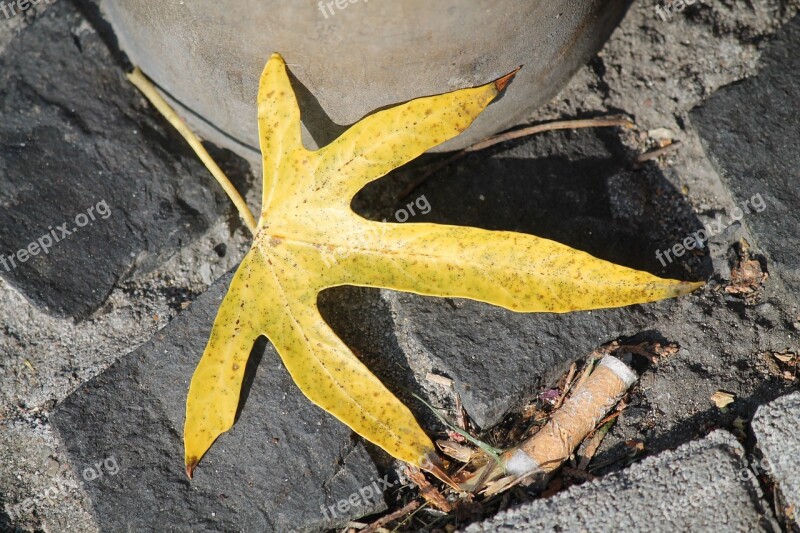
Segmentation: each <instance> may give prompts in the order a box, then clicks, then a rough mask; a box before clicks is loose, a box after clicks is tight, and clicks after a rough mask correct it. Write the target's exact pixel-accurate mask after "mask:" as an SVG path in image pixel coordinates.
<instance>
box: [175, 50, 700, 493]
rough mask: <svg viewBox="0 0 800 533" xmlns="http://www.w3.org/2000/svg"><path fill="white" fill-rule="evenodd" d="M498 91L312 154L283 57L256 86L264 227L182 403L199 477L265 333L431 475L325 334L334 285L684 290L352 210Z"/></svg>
mask: <svg viewBox="0 0 800 533" xmlns="http://www.w3.org/2000/svg"><path fill="white" fill-rule="evenodd" d="M512 76H513V73H512V74H509V75H508V76H505V77H503V78H500V79H499V80H496V81H494V82H491V83H488V84H486V85H482V86H480V87H474V88H469V89H462V90H459V91H455V92H451V93H447V94H442V95H437V96H431V97H426V98H420V99H417V100H412V101H410V102H407V103H404V104H401V105H398V106H395V107H392V108H389V109H386V110H383V111H380V112H377V113H374V114H372V115H370V116H368V117H366V118H364V119H363V120H361V121H360V122H358V123H357V124H355V125H354V126H352V127H351V128H350V129H349V130H347V131H346V132H345V133H344V134H342V136H341V137H339V138H338V139H336V140H335V141H333V142H332V143H331V144H329V145H328V146H325V147H323V148H321V149H319V150H316V151H311V150H307V149H306V148H304V147H303V144H302V141H301V137H300V131H301V129H300V111H299V109H298V105H297V101H296V100H295V96H294V93H293V91H292V88H291V85H290V83H289V79H288V77H287V75H286V66H285V64H284V61H283V59H282V58H281V57H280V56H279V55H277V54H274V55H273V56H272V57H271V58H270V60H269V61H268V63H267V65H266V67H265V69H264V72H263V74H262V77H261V82H260V87H259V93H258V124H259V135H260V143H261V150H262V153H263V164H264V189H263V199H262V211H261V217H260V220H259V222H258V226H257V228H256V234H255V239H254V242H253V245H252V248H251V249H250V251H249V252H248V253H247V255H246V256H245V258H244V260H243V261H242V262H241V264H240V265H239V268H238V270H237V271H236V274H235V276H234V278H233V280H232V281H231V284H230V288H229V289H228V292H227V295H226V296H225V299H224V301H223V303H222V305H221V307H220V309H219V312H218V314H217V317H216V320H215V322H214V326H213V329H212V331H211V337H210V339H209V341H208V345H207V347H206V349H205V352H204V354H203V357H202V359H201V360H200V363H199V364H198V366H197V369H196V370H195V373H194V376H193V377H192V381H191V385H190V387H189V394H188V398H187V402H186V424H185V427H184V445H185V461H186V467H187V473H188V474H189V476H190V477H191V474H192V471H193V469H194V467H195V466H196V465H197V462H198V461H199V460H200V458H201V457H202V456H203V455H204V454H205V453H206V451H207V450H208V449H209V447H210V446H211V445H212V444H213V442H214V441H215V440H216V438H217V437H218V436H219V435H220V434H222V433H223V432H225V431H227V430H228V429H229V428H230V427H231V426H232V425H233V422H234V417H235V414H236V409H237V406H238V403H239V394H240V389H241V386H242V379H243V376H244V371H245V366H246V363H247V359H248V357H249V355H250V351H251V350H252V347H253V344H254V342H255V340H256V339H257V338H258V337H259V336H261V335H266V336H267V338H269V340H270V341H271V342H272V344H273V345H274V346H275V348H276V350H277V352H278V353H279V354H280V357H281V359H282V360H283V363H284V364H285V365H286V368H287V369H288V371H289V373H290V374H291V376H292V378H293V379H294V381H295V383H296V384H297V386H298V387H299V388H300V390H301V391H302V392H303V393H304V394H305V395H306V396H307V397H308V398H309V399H310V400H311V401H312V402H314V403H315V404H317V405H318V406H320V407H321V408H322V409H324V410H326V411H327V412H329V413H330V414H332V415H333V416H335V417H336V418H338V419H339V420H341V421H342V422H344V423H345V424H347V425H348V426H349V427H350V428H352V429H353V430H354V431H355V432H356V433H358V434H359V435H361V436H362V437H364V438H365V439H367V440H369V441H370V442H373V443H375V444H377V445H378V446H380V447H381V448H383V449H384V450H386V451H387V452H388V453H389V454H391V455H392V456H394V457H396V458H398V459H401V460H403V461H407V462H409V463H412V464H414V465H417V466H423V467H425V466H426V460H427V459H428V458H430V457H432V456H434V454H435V451H434V446H433V443H432V442H431V440H430V438H428V436H427V435H426V434H425V432H424V431H423V430H422V429H421V428H420V426H419V424H418V423H417V421H416V420H415V419H414V416H413V415H412V414H411V412H410V411H409V410H408V408H407V407H406V406H405V405H403V404H402V403H401V402H400V401H399V400H398V399H397V398H396V397H395V396H394V395H393V394H392V393H391V392H389V390H388V389H387V388H386V387H385V386H384V385H383V384H382V383H381V382H380V381H379V380H378V379H377V378H376V377H375V376H374V375H373V374H372V373H371V372H370V371H369V369H367V368H366V367H365V366H364V365H363V364H362V363H361V362H360V361H359V360H358V358H357V357H355V356H354V355H353V354H352V353H351V351H350V350H349V349H348V348H347V346H346V345H345V344H344V343H343V342H342V341H341V340H340V339H339V337H338V336H337V335H336V334H335V333H334V332H333V331H332V330H331V328H330V327H329V326H328V325H327V324H326V323H325V321H324V320H323V318H322V316H321V315H320V312H319V310H318V309H317V295H318V294H319V292H320V291H322V290H324V289H326V288H329V287H336V286H340V285H357V286H363V287H382V288H388V289H394V290H399V291H406V292H414V293H417V294H425V295H432V296H446V297H456V298H470V299H473V300H479V301H482V302H488V303H491V304H495V305H499V306H502V307H505V308H507V309H510V310H512V311H520V312H533V311H543V312H553V313H562V312H568V311H575V310H581V309H597V308H604V307H617V306H623V305H630V304H636V303H644V302H651V301H654V300H659V299H662V298H669V297H674V296H679V295H682V294H686V293H688V292H690V291H692V290H694V289H695V288H697V287H699V286H700V285H702V284H701V283H688V282H681V281H676V280H665V279H661V278H658V277H656V276H653V275H651V274H649V273H646V272H640V271H636V270H632V269H629V268H625V267H622V266H618V265H614V264H612V263H609V262H607V261H602V260H600V259H596V258H594V257H592V256H590V255H589V254H586V253H584V252H580V251H577V250H573V249H571V248H569V247H567V246H564V245H562V244H559V243H557V242H553V241H550V240H547V239H542V238H539V237H535V236H532V235H526V234H521V233H513V232H506V231H486V230H482V229H476V228H468V227H458V226H445V225H437V224H392V223H385V222H372V221H369V220H366V219H364V218H362V217H360V216H358V215H357V214H355V213H354V212H353V211H352V210H351V209H350V202H351V199H352V197H353V196H354V195H355V194H356V193H357V192H358V191H359V190H360V189H361V188H362V187H364V186H365V185H366V184H367V183H369V182H370V181H373V180H375V179H377V178H380V177H381V176H383V175H385V174H387V173H388V172H389V171H391V170H392V169H394V168H397V167H399V166H401V165H403V164H404V163H406V162H408V161H410V160H412V159H414V158H415V157H417V156H419V155H420V154H422V153H423V152H425V151H426V150H428V149H430V148H432V147H434V146H436V145H438V144H440V143H443V142H444V141H447V140H448V139H451V138H453V137H455V136H456V135H458V134H459V133H460V132H462V131H464V130H465V129H466V128H467V127H468V126H469V125H470V124H471V123H472V121H473V120H474V119H475V118H476V117H477V116H478V114H480V112H481V111H482V110H483V109H484V108H485V107H486V106H487V105H489V103H490V102H491V101H492V100H493V99H494V98H495V97H496V96H497V95H498V93H499V92H500V91H502V90H503V89H504V87H505V85H506V84H507V83H508V82H509V80H510V79H511V77H512Z"/></svg>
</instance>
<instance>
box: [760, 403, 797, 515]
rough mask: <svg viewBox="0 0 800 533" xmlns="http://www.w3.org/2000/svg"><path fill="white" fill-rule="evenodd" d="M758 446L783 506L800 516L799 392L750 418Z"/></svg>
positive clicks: (768, 406) (767, 406) (769, 405)
mask: <svg viewBox="0 0 800 533" xmlns="http://www.w3.org/2000/svg"><path fill="white" fill-rule="evenodd" d="M752 427H753V432H754V433H755V435H756V441H757V446H758V448H759V449H760V450H761V452H762V453H763V454H764V458H765V459H766V462H765V466H767V467H768V468H769V470H770V472H769V475H770V476H771V477H772V479H773V480H774V481H775V482H776V483H777V484H778V488H780V490H781V494H782V495H783V497H784V499H785V500H786V503H787V504H788V505H790V506H793V507H794V509H795V511H794V515H795V519H796V518H797V516H798V514H800V392H795V393H793V394H788V395H786V396H783V397H781V398H778V399H777V400H775V401H773V402H772V403H770V404H768V405H765V406H763V407H761V408H759V410H758V412H757V413H756V416H755V417H753V423H752Z"/></svg>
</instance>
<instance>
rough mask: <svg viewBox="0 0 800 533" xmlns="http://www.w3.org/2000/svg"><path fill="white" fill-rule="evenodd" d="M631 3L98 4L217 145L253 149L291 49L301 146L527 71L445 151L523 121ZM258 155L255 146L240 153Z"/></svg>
mask: <svg viewBox="0 0 800 533" xmlns="http://www.w3.org/2000/svg"><path fill="white" fill-rule="evenodd" d="M628 4H629V2H628V0H470V1H464V0H435V1H431V0H323V1H321V2H318V1H317V0H303V1H299V0H293V1H288V0H274V1H269V0H237V1H236V2H219V1H216V0H183V1H181V0H163V1H161V2H157V3H154V2H153V1H152V0H106V1H105V2H104V6H105V9H106V12H107V16H108V17H109V19H110V20H111V23H112V25H113V26H114V29H115V31H116V33H117V36H118V38H119V41H120V46H121V48H122V49H123V51H125V52H126V53H127V54H128V56H129V57H130V58H131V60H132V61H134V62H135V63H136V64H138V65H139V66H140V67H141V68H142V69H143V70H144V71H145V72H146V73H147V74H148V75H149V76H150V77H152V78H153V79H154V80H155V81H156V82H157V83H158V84H159V85H160V86H161V87H162V88H163V89H164V90H165V91H166V92H167V93H168V95H169V96H171V97H172V98H173V99H174V100H173V103H177V104H178V106H179V107H183V109H182V110H183V111H184V112H185V115H186V118H187V121H188V122H189V123H190V125H191V126H193V127H194V128H195V129H196V130H198V131H199V133H200V134H201V135H203V136H204V137H206V138H208V139H209V140H211V141H212V142H216V143H217V144H221V145H223V146H227V147H229V148H232V149H234V150H235V151H237V152H240V153H242V154H243V155H245V154H244V153H245V152H248V151H250V150H255V147H257V146H258V137H257V125H256V93H257V88H258V77H259V75H260V73H261V70H262V69H263V67H264V63H265V62H266V61H267V59H268V58H269V56H270V54H271V53H272V52H274V51H275V52H280V53H281V54H282V55H283V56H284V58H285V59H286V62H287V64H288V65H289V69H290V71H291V74H292V76H293V77H294V80H293V81H294V82H295V83H294V84H295V88H296V91H297V93H298V97H299V101H300V106H301V112H302V113H303V123H304V128H305V131H304V136H305V142H306V145H307V146H308V147H309V148H315V147H317V146H320V145H324V144H327V143H328V142H330V141H331V140H332V139H333V138H335V136H336V135H337V134H338V133H340V132H341V131H342V130H343V127H344V126H346V125H349V124H352V123H353V122H356V121H357V120H358V119H360V118H361V117H363V116H364V115H366V114H368V113H370V112H371V111H373V110H375V109H377V108H380V107H383V106H388V105H391V104H395V103H398V102H402V101H405V100H409V99H412V98H417V97H420V96H426V95H431V94H437V93H442V92H445V91H449V90H452V89H457V88H462V87H467V86H473V85H477V84H481V83H485V82H488V81H490V80H492V79H494V78H497V77H499V76H501V75H503V74H506V73H507V72H509V71H511V70H513V69H514V68H516V67H517V66H518V65H524V68H523V69H522V71H521V72H520V73H519V75H518V76H517V78H516V79H515V80H514V82H513V83H512V85H511V86H510V87H509V89H508V91H507V92H506V94H505V95H504V96H503V98H502V99H501V100H499V101H497V102H495V103H493V104H492V105H491V106H490V107H489V108H488V109H487V111H486V112H484V114H483V115H481V116H480V117H479V119H478V120H477V121H476V123H475V124H474V125H473V126H472V127H471V128H470V129H469V130H468V131H467V132H466V133H465V134H464V135H462V136H460V137H459V138H457V139H455V140H453V141H450V142H449V143H447V144H445V145H442V146H441V147H439V149H440V150H448V149H449V150H452V149H457V148H461V147H464V146H467V145H469V144H472V143H474V142H476V141H478V140H480V139H482V138H484V137H486V136H488V135H491V134H493V133H496V132H498V131H500V130H504V129H507V128H509V127H511V126H514V125H515V124H518V123H519V122H520V121H524V120H525V119H526V118H527V117H529V116H530V115H531V113H532V112H533V111H534V110H535V109H536V108H537V107H538V106H540V105H542V104H543V103H545V102H547V101H548V100H549V99H550V98H552V97H553V96H554V95H555V93H556V92H557V91H558V90H559V89H560V88H561V87H562V86H563V85H564V84H565V83H566V82H567V81H568V80H569V78H570V77H571V76H572V75H573V74H574V72H575V71H576V70H577V69H578V68H579V67H580V66H581V65H583V64H584V63H585V62H586V61H587V60H588V59H589V57H590V56H591V55H592V54H594V53H595V52H597V50H598V49H599V48H600V47H601V46H602V44H603V43H604V42H605V40H606V39H607V38H608V36H609V34H610V33H611V31H612V30H613V28H614V27H615V26H616V24H617V23H618V21H619V20H620V18H621V17H622V15H623V13H624V11H625V9H626V8H627V6H628ZM246 155H248V156H250V157H252V155H253V154H252V152H251V153H249V154H246Z"/></svg>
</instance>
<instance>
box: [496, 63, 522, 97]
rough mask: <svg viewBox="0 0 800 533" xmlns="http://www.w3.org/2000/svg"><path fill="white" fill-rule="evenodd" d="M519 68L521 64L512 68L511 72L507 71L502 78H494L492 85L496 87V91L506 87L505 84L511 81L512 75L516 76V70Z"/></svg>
mask: <svg viewBox="0 0 800 533" xmlns="http://www.w3.org/2000/svg"><path fill="white" fill-rule="evenodd" d="M521 69H522V65H520V66H518V67H517V68H515V69H514V70H512V71H511V72H509V73H508V74H506V75H505V76H503V77H502V78H498V79H496V80H495V81H494V86H495V88H496V89H497V92H500V91H502V90H503V89H505V88H506V86H507V85H508V84H509V83H511V80H513V79H514V76H516V75H517V72H519V71H520V70H521Z"/></svg>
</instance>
